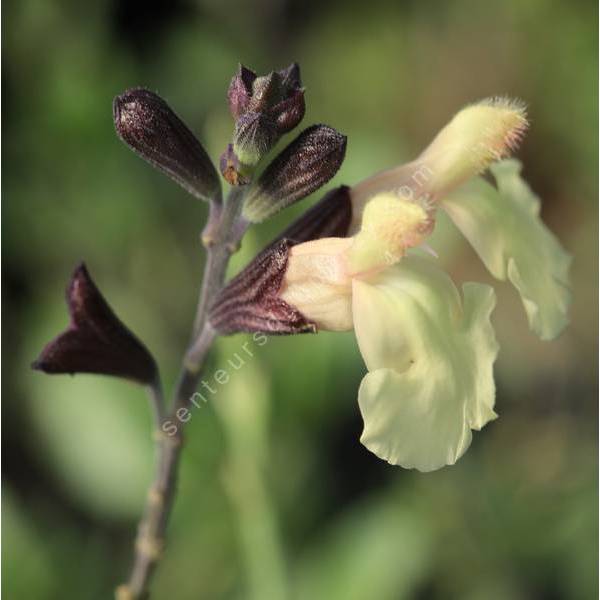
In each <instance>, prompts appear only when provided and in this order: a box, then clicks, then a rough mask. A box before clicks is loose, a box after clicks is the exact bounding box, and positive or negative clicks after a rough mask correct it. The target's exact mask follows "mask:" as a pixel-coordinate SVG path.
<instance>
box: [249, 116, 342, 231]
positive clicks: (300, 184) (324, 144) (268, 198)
mask: <svg viewBox="0 0 600 600" xmlns="http://www.w3.org/2000/svg"><path fill="white" fill-rule="evenodd" d="M345 154H346V136H344V135H342V134H341V133H339V132H338V131H336V130H335V129H333V128H332V127H328V126H327V125H313V126H312V127H309V128H308V129H305V130H304V131H303V132H302V133H301V134H300V135H299V136H298V137H297V138H296V139H295V140H294V141H293V142H291V143H290V144H289V145H288V146H287V147H286V148H285V149H284V150H283V151H282V152H281V153H280V154H279V155H278V156H277V157H276V158H275V159H274V160H273V162H272V163H271V164H270V165H269V166H268V167H267V168H266V169H265V171H264V172H263V174H262V175H261V176H260V178H259V179H258V181H257V182H256V183H255V184H253V186H252V187H251V189H250V191H249V192H248V195H247V197H246V202H245V204H244V209H243V214H244V217H245V218H246V219H247V220H248V221H250V222H252V223H260V222H261V221H264V220H265V219H268V218H270V217H272V216H273V215H274V214H276V213H277V212H279V211H280V210H281V209H283V208H286V207H287V206H289V205H290V204H293V203H294V202H297V201H298V200H301V199H302V198H305V197H306V196H308V195H309V194H311V193H312V192H314V191H315V190H317V189H319V188H320V187H321V186H322V185H324V184H325V183H327V182H328V181H329V180H330V179H331V178H332V177H333V176H334V175H335V174H336V173H337V172H338V169H339V168H340V166H341V165H342V162H343V160H344V156H345Z"/></svg>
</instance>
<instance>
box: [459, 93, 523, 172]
mask: <svg viewBox="0 0 600 600" xmlns="http://www.w3.org/2000/svg"><path fill="white" fill-rule="evenodd" d="M470 106H473V107H490V108H493V109H495V110H496V111H497V118H496V119H495V120H494V121H493V122H490V124H489V125H487V126H486V127H485V129H484V130H483V132H482V134H481V140H480V141H479V143H478V144H477V146H476V147H475V148H474V149H473V155H474V157H475V159H476V161H477V162H478V163H479V172H480V173H481V172H482V171H484V170H485V169H487V167H489V166H490V164H492V163H493V162H496V161H498V160H502V159H503V158H507V157H509V156H511V155H512V154H513V153H514V152H515V151H516V150H517V148H518V147H519V145H520V144H521V141H522V140H523V138H524V137H525V134H526V133H527V129H528V128H529V121H528V119H527V105H526V104H525V102H523V101H522V100H520V99H518V98H509V97H508V96H492V97H490V98H485V99H484V100H481V101H480V102H476V103H474V104H472V105H470Z"/></svg>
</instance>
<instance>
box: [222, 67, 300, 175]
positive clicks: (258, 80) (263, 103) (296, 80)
mask: <svg viewBox="0 0 600 600" xmlns="http://www.w3.org/2000/svg"><path fill="white" fill-rule="evenodd" d="M301 86H302V84H301V81H300V68H299V67H298V65H297V64H296V63H293V64H291V65H290V66H289V67H286V68H285V69H282V70H280V71H272V72H271V73H269V74H268V75H262V76H256V74H254V73H253V72H252V71H250V70H249V69H246V68H245V67H243V66H241V65H240V68H239V70H238V73H237V74H236V75H235V77H234V78H233V79H232V81H231V84H230V86H229V91H228V94H227V97H228V100H229V109H230V111H231V114H232V116H233V118H234V119H235V121H236V123H235V131H234V135H233V151H234V153H235V155H236V157H237V159H238V160H239V162H240V163H241V164H242V165H245V166H246V168H251V167H254V166H256V165H257V164H258V162H259V161H260V160H261V158H262V157H263V156H265V154H267V153H268V152H269V151H270V150H271V149H272V148H273V147H274V146H275V144H276V143H277V141H278V140H279V138H280V137H281V136H282V135H283V134H284V133H288V132H289V131H291V130H292V129H294V127H296V126H297V125H298V123H300V121H301V120H302V118H303V117H304V112H305V104H304V90H303V89H302V87H301Z"/></svg>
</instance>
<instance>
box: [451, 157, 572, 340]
mask: <svg viewBox="0 0 600 600" xmlns="http://www.w3.org/2000/svg"><path fill="white" fill-rule="evenodd" d="M491 171H492V173H493V175H494V177H495V179H496V182H497V186H498V188H497V189H496V188H495V187H494V186H492V185H490V184H489V183H487V182H486V181H484V180H483V179H481V178H477V179H474V180H472V181H470V182H468V183H466V184H465V185H463V186H462V187H461V188H459V189H458V190H456V191H455V192H453V193H452V194H450V195H448V196H446V197H445V198H444V199H443V201H442V204H441V206H442V207H443V208H444V209H445V210H446V211H447V213H448V214H449V215H450V218H451V219H452V220H453V221H454V223H455V224H456V226H457V227H458V228H459V229H460V230H461V231H462V233H463V234H464V235H465V237H466V238H467V239H468V240H469V242H470V243H471V245H472V246H473V248H475V251H476V252H477V254H478V255H479V256H480V258H481V260H482V261H483V262H484V263H485V265H486V267H487V268H488V269H489V271H490V272H491V273H492V275H494V277H496V278H498V279H501V280H505V279H506V278H507V277H508V279H509V280H510V281H511V283H513V285H514V286H515V287H516V288H517V290H518V291H519V293H520V295H521V299H522V301H523V305H524V307H525V311H526V312H527V317H528V319H529V324H530V326H531V328H532V329H533V330H534V331H535V332H536V333H537V334H538V335H539V336H540V337H541V338H542V339H551V338H553V337H555V336H556V335H558V334H559V333H560V331H561V330H562V329H563V328H564V327H565V325H566V324H567V323H568V307H569V303H570V291H569V267H570V263H571V257H570V256H569V255H568V254H567V253H566V252H565V251H564V249H563V248H562V246H561V244H560V242H559V241H558V240H557V238H556V237H555V236H554V235H553V234H552V233H551V232H550V230H549V229H548V228H547V227H546V226H545V225H544V223H543V222H542V220H541V219H540V214H539V213H540V201H539V198H538V197H537V196H535V194H534V193H533V192H532V191H531V189H530V188H529V186H528V185H527V183H526V182H525V181H524V180H523V179H522V178H521V175H520V171H521V164H520V163H519V162H518V161H516V160H506V161H502V162H499V163H497V164H495V165H493V166H492V167H491Z"/></svg>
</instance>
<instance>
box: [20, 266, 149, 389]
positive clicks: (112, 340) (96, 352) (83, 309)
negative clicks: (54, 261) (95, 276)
mask: <svg viewBox="0 0 600 600" xmlns="http://www.w3.org/2000/svg"><path fill="white" fill-rule="evenodd" d="M67 305H68V308H69V314H70V317H71V323H70V325H69V327H68V328H67V329H66V331H64V332H63V333H61V334H60V335H59V336H58V337H56V338H55V339H54V340H52V341H51V342H50V343H49V344H48V345H47V346H46V347H45V348H44V349H43V350H42V353H41V354H40V356H39V358H38V359H37V360H36V361H35V362H34V363H33V364H32V365H31V366H32V368H33V369H36V370H39V371H43V372H45V373H50V374H55V373H69V374H75V373H97V374H101V375H114V376H117V377H124V378H126V379H133V380H135V381H138V382H139V383H142V384H151V383H153V382H154V381H155V379H156V377H157V367H156V363H155V362H154V359H153V358H152V356H151V354H150V352H149V351H148V350H147V349H146V347H145V346H144V345H143V344H142V343H141V342H140V341H139V340H138V339H137V338H136V337H135V336H134V335H133V333H131V331H129V329H127V327H125V325H123V323H122V322H121V321H120V320H119V319H118V318H117V316H116V315H115V313H114V312H113V311H112V310H111V308H110V306H109V305H108V303H107V302H106V300H105V299H104V298H103V297H102V294H101V293H100V291H99V290H98V288H97V287H96V285H95V284H94V282H93V281H92V278H91V277H90V275H89V273H88V271H87V269H86V267H85V265H84V264H81V265H79V266H78V267H77V268H76V269H75V272H74V273H73V277H72V278H71V282H70V284H69V287H68V289H67Z"/></svg>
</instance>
